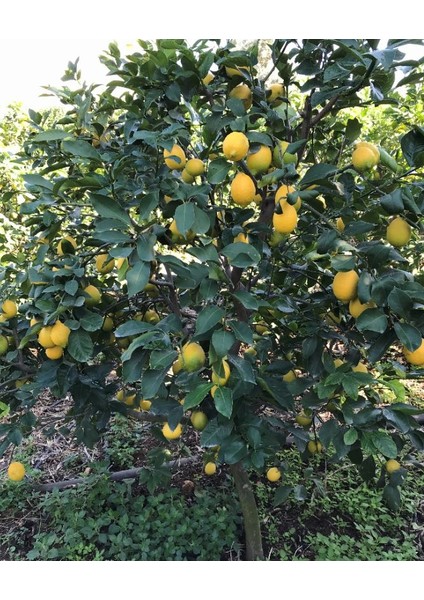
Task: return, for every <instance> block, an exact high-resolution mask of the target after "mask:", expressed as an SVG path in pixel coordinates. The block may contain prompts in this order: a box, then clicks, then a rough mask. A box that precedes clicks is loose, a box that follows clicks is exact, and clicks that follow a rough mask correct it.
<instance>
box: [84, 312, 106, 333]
mask: <svg viewBox="0 0 424 600" xmlns="http://www.w3.org/2000/svg"><path fill="white" fill-rule="evenodd" d="M103 320H104V317H103V315H99V313H95V312H90V311H88V310H86V311H84V314H83V316H81V317H80V319H79V322H80V325H81V327H82V328H83V329H85V331H99V329H101V327H102V325H103Z"/></svg>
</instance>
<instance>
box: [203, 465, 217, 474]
mask: <svg viewBox="0 0 424 600" xmlns="http://www.w3.org/2000/svg"><path fill="white" fill-rule="evenodd" d="M204 471H205V474H206V475H215V473H216V464H215V463H214V462H208V463H206V464H205V468H204Z"/></svg>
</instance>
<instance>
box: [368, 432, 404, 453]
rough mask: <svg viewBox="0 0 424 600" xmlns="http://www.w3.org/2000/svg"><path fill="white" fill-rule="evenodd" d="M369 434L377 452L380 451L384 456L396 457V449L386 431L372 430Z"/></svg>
mask: <svg viewBox="0 0 424 600" xmlns="http://www.w3.org/2000/svg"><path fill="white" fill-rule="evenodd" d="M369 435H370V439H371V442H372V443H373V445H374V446H375V448H376V450H378V452H381V454H382V455H383V456H385V457H386V458H396V456H397V453H398V449H397V446H396V444H395V442H394V441H393V440H392V438H391V437H390V435H389V434H388V433H384V432H383V431H373V432H371V433H370V434H369Z"/></svg>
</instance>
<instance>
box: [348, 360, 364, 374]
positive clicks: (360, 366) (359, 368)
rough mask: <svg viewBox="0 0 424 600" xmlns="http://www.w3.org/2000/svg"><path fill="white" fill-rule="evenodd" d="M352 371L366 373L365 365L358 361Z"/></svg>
mask: <svg viewBox="0 0 424 600" xmlns="http://www.w3.org/2000/svg"><path fill="white" fill-rule="evenodd" d="M352 371H354V372H355V373H368V369H367V365H366V364H365V363H363V362H361V361H359V362H358V364H357V365H355V366H354V367H352Z"/></svg>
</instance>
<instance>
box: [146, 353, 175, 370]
mask: <svg viewBox="0 0 424 600" xmlns="http://www.w3.org/2000/svg"><path fill="white" fill-rule="evenodd" d="M177 356H178V352H176V351H175V350H153V352H152V353H151V354H150V368H151V369H169V367H170V366H171V365H172V363H173V362H174V360H175V359H176V358H177Z"/></svg>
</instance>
